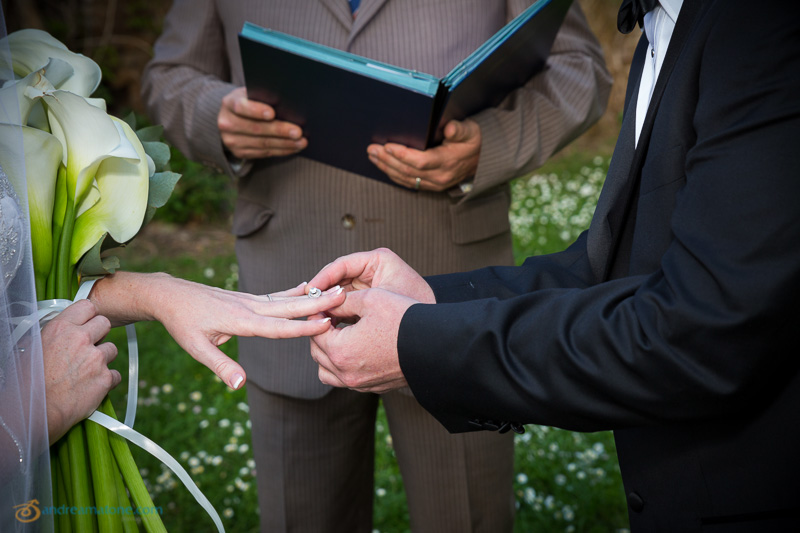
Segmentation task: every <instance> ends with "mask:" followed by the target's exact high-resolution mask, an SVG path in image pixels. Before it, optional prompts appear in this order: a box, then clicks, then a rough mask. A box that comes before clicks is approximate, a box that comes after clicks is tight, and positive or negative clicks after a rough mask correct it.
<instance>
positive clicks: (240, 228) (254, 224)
mask: <svg viewBox="0 0 800 533" xmlns="http://www.w3.org/2000/svg"><path fill="white" fill-rule="evenodd" d="M274 214H275V212H274V211H273V210H272V209H270V208H269V207H267V206H265V205H264V204H261V203H259V202H254V201H252V200H248V199H246V198H241V197H240V198H238V199H237V200H236V209H234V211H233V228H232V231H233V234H234V235H236V236H237V237H239V238H242V237H249V236H250V235H252V234H253V233H255V232H257V231H258V230H260V229H261V228H263V227H264V226H266V225H267V222H269V219H271V218H272V215H274Z"/></svg>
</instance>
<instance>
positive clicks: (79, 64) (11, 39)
mask: <svg viewBox="0 0 800 533" xmlns="http://www.w3.org/2000/svg"><path fill="white" fill-rule="evenodd" d="M6 39H7V42H8V48H9V50H10V52H11V57H12V65H11V66H12V68H13V70H14V73H15V74H16V75H17V76H19V77H20V78H22V77H25V76H27V75H28V74H30V73H31V72H34V71H36V70H39V69H41V68H43V67H44V66H45V65H46V64H47V62H48V61H49V60H50V58H51V57H52V58H56V59H61V60H63V61H66V62H67V63H69V64H70V65H71V66H72V68H73V69H74V72H73V74H72V76H69V77H68V78H66V79H65V80H63V81H62V82H61V83H59V84H56V83H54V85H55V86H56V88H58V89H63V90H65V91H71V92H73V93H75V94H78V95H80V96H90V95H91V94H92V93H93V92H94V91H95V89H97V86H98V85H100V79H101V75H102V74H101V71H100V67H99V66H98V65H97V63H95V62H94V61H92V60H91V59H89V58H88V57H86V56H85V55H83V54H77V53H75V52H72V51H70V50H69V49H68V48H67V47H66V46H65V45H64V44H63V43H62V42H61V41H59V40H58V39H56V38H55V37H53V36H52V35H50V34H49V33H47V32H45V31H42V30H35V29H24V30H19V31H15V32H14V33H11V34H9V35H8V37H6Z"/></svg>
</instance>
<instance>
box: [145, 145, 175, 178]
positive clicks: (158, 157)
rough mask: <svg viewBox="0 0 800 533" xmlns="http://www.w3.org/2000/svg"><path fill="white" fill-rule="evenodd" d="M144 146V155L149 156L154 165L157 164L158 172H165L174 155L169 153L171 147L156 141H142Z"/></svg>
mask: <svg viewBox="0 0 800 533" xmlns="http://www.w3.org/2000/svg"><path fill="white" fill-rule="evenodd" d="M142 146H144V153H146V154H147V155H149V156H150V158H151V159H152V160H153V163H155V164H156V172H161V171H162V170H164V169H165V168H166V166H167V164H168V163H169V158H170V156H171V155H172V154H171V153H170V151H169V146H167V145H166V144H165V143H162V142H154V141H142Z"/></svg>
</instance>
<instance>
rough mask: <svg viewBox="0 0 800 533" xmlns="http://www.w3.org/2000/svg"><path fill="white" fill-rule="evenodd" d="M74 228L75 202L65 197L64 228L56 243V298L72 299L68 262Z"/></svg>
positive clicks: (70, 273) (70, 270)
mask: <svg viewBox="0 0 800 533" xmlns="http://www.w3.org/2000/svg"><path fill="white" fill-rule="evenodd" d="M74 227H75V200H74V199H73V198H71V197H70V196H69V195H67V206H66V211H65V212H64V227H63V228H62V230H61V238H60V239H59V241H58V255H56V257H55V263H56V298H67V299H72V265H70V261H69V252H70V246H71V245H72V229H73V228H74Z"/></svg>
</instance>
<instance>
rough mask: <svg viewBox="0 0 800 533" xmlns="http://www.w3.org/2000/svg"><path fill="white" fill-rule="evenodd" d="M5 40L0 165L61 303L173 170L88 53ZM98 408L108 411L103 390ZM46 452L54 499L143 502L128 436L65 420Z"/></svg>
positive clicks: (131, 229)
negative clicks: (115, 109) (23, 204)
mask: <svg viewBox="0 0 800 533" xmlns="http://www.w3.org/2000/svg"><path fill="white" fill-rule="evenodd" d="M6 41H7V42H6V43H1V44H2V45H3V46H8V48H9V50H10V52H11V58H12V59H11V61H12V64H11V65H0V67H3V68H0V71H6V72H11V71H13V73H14V79H10V80H3V82H4V83H3V85H2V88H0V158H1V159H2V167H3V170H4V171H5V172H6V174H7V175H8V176H9V178H10V179H11V181H12V184H13V185H14V186H15V188H16V190H17V191H21V190H23V189H21V188H20V187H27V197H28V214H29V217H30V227H31V238H32V248H33V262H34V273H35V279H36V293H37V297H38V299H39V300H49V299H68V300H71V299H72V298H73V297H74V296H75V292H76V290H77V285H78V281H79V280H85V279H91V278H92V277H98V276H102V275H104V274H107V273H113V272H114V270H115V269H116V268H118V267H119V262H118V260H117V259H116V258H115V257H111V256H108V255H107V254H106V253H104V252H105V250H107V249H108V248H113V247H115V246H118V245H120V244H124V243H126V242H128V241H130V240H131V239H132V238H133V237H134V236H135V235H136V234H137V233H138V232H139V230H140V229H141V228H142V226H143V224H145V223H146V222H147V221H149V220H150V218H151V217H152V216H153V213H154V212H155V209H156V208H158V207H161V206H162V205H164V204H165V203H166V201H167V199H168V198H169V196H170V194H171V193H172V190H173V188H174V187H175V184H176V182H177V180H178V178H179V177H180V176H179V175H178V174H175V173H173V172H170V171H168V170H167V168H168V162H169V157H170V151H169V148H168V147H167V146H166V145H165V144H164V143H161V142H159V139H160V138H161V133H162V132H161V128H160V127H155V126H151V127H148V128H143V129H141V130H138V131H136V130H135V125H134V123H133V121H132V120H128V121H126V120H120V119H119V118H116V117H113V116H111V115H109V114H108V113H107V112H106V106H105V101H104V100H102V99H96V98H91V97H90V95H91V94H92V93H93V92H94V91H95V89H96V88H97V86H98V85H99V83H100V79H101V71H100V67H99V66H98V65H97V64H96V63H95V62H94V61H92V60H91V59H90V58H88V57H85V56H83V55H81V54H76V53H73V52H71V51H70V50H69V49H67V47H66V46H65V45H64V44H62V43H61V42H60V41H58V40H57V39H55V38H53V37H52V36H51V35H50V34H48V33H46V32H44V31H40V30H30V29H28V30H20V31H18V32H15V33H12V34H10V35H8V36H7V37H6ZM0 61H3V59H2V56H0ZM20 139H21V141H20ZM20 153H22V154H24V158H23V157H19V154H20ZM23 165H24V166H23ZM101 411H102V412H104V413H106V414H108V415H112V416H113V415H114V410H113V407H112V406H111V404H110V402H109V401H108V398H106V400H105V401H104V403H103V405H102V407H101ZM52 456H53V461H52V467H51V469H52V470H51V471H52V479H53V487H54V491H53V493H54V498H55V501H56V503H57V505H59V506H60V505H67V506H68V507H73V506H76V507H79V508H83V509H89V508H95V509H102V508H105V509H107V508H114V509H120V508H123V509H124V508H128V509H130V508H131V503H130V502H129V500H128V492H130V496H131V498H132V499H133V504H134V505H135V506H136V507H139V508H153V502H152V500H151V499H150V496H149V494H148V493H147V490H146V489H145V486H144V483H143V482H142V478H141V476H140V474H139V472H138V469H137V468H136V465H135V464H134V463H133V458H132V456H131V454H130V450H129V449H128V444H127V442H126V441H125V440H124V439H122V438H121V437H119V436H117V435H116V434H113V433H111V432H108V431H107V430H106V429H105V428H103V427H101V426H99V425H98V424H96V423H94V422H92V421H84V422H82V423H81V424H78V425H76V426H75V427H73V428H72V429H71V430H70V431H69V432H68V433H67V435H65V437H63V438H62V439H61V440H60V441H59V442H58V443H57V444H55V445H54V446H53V449H52ZM90 479H91V482H90ZM142 518H143V524H144V526H145V528H146V529H147V531H159V530H164V526H163V524H162V523H161V520H160V517H159V516H158V514H155V513H150V514H148V515H146V516H145V515H143V516H142ZM56 527H57V529H58V530H60V531H81V532H82V531H98V528H99V531H101V532H103V531H111V532H117V531H118V532H122V531H125V532H128V531H135V530H136V529H135V528H136V527H137V523H136V521H135V520H133V517H132V515H128V516H126V515H125V513H109V514H103V513H85V514H74V515H63V516H59V517H58V520H57V522H56Z"/></svg>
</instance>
